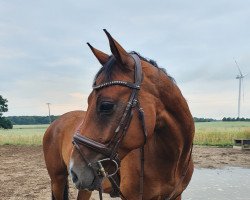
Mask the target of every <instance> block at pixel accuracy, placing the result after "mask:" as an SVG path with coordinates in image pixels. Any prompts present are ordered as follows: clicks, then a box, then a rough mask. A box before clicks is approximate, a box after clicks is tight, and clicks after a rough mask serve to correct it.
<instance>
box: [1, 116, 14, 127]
mask: <svg viewBox="0 0 250 200" xmlns="http://www.w3.org/2000/svg"><path fill="white" fill-rule="evenodd" d="M0 128H4V129H12V128H13V125H12V123H11V121H10V120H8V119H6V118H5V117H0Z"/></svg>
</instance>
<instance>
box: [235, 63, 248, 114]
mask: <svg viewBox="0 0 250 200" xmlns="http://www.w3.org/2000/svg"><path fill="white" fill-rule="evenodd" d="M235 64H236V66H237V68H238V70H239V74H238V75H237V76H236V79H239V96H238V118H240V104H241V86H242V84H243V78H244V77H245V76H246V75H247V74H245V75H243V74H242V73H241V70H240V67H239V65H238V63H237V61H236V60H235Z"/></svg>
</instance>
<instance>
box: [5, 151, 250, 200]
mask: <svg viewBox="0 0 250 200" xmlns="http://www.w3.org/2000/svg"><path fill="white" fill-rule="evenodd" d="M193 156H194V163H195V167H196V168H223V167H231V166H233V167H245V168H250V151H241V150H235V149H232V148H214V147H199V146H195V147H194V150H193ZM76 193H77V191H76V190H75V189H74V188H73V187H72V185H71V187H70V199H75V196H76ZM50 196H51V193H50V180H49V176H48V174H47V171H46V168H45V164H44V160H43V152H42V147H17V146H0V199H3V200H5V199H6V200H7V199H8V200H9V199H10V200H13V199H28V200H29V199H39V200H40V199H41V200H45V199H50ZM92 196H93V197H92V199H93V200H94V199H98V198H97V197H96V194H94V195H92ZM105 199H106V200H107V199H109V198H108V197H106V198H105Z"/></svg>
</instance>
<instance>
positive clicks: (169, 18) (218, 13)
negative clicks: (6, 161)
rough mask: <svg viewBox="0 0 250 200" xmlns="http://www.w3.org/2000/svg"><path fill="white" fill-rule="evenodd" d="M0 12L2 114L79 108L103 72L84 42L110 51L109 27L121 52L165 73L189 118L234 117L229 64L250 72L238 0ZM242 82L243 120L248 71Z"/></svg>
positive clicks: (245, 6) (63, 5)
mask: <svg viewBox="0 0 250 200" xmlns="http://www.w3.org/2000/svg"><path fill="white" fill-rule="evenodd" d="M131 2H133V5H134V6H133V7H131ZM138 7H140V11H139V12H138V9H137V8H138ZM0 11H1V12H0V27H1V28H2V29H1V30H2V31H1V33H0V35H1V37H0V42H1V47H0V70H1V73H0V83H1V84H0V94H1V95H2V96H3V98H6V99H8V101H9V102H8V108H9V111H8V112H7V113H4V116H25V115H26V116H34V115H37V116H40V115H42V116H46V115H47V113H48V107H47V104H46V103H51V115H52V114H53V115H62V114H63V113H65V112H68V111H72V110H86V109H87V97H88V95H89V93H90V92H91V90H92V89H91V84H92V81H93V78H94V75H95V74H96V72H97V71H98V70H99V68H100V64H99V63H98V61H97V60H96V59H95V57H94V56H93V55H92V53H91V51H90V49H89V48H88V46H87V45H86V42H90V44H92V45H93V46H94V47H96V48H98V49H100V50H102V51H104V52H106V53H108V54H110V50H109V45H108V40H107V38H106V36H105V34H104V32H103V31H102V29H103V28H106V29H107V30H108V31H109V32H110V33H111V35H112V36H113V37H114V38H115V39H116V40H117V41H118V42H119V43H120V44H121V45H122V46H123V47H124V48H125V49H126V50H127V51H131V50H135V51H137V52H139V53H140V54H141V55H142V56H145V57H147V58H151V59H153V60H155V61H156V62H157V63H158V65H159V66H161V67H163V68H164V69H166V71H167V72H168V74H169V75H171V76H172V77H173V78H174V79H175V80H176V82H177V85H178V87H179V88H180V90H181V91H182V94H183V96H184V97H185V99H186V100H187V102H188V105H189V107H190V110H191V113H192V115H193V116H194V117H198V118H202V117H203V116H207V117H206V118H213V119H222V118H223V117H235V118H236V117H237V113H238V92H239V91H238V87H239V82H238V80H237V79H236V76H237V75H238V74H239V71H238V68H237V66H236V64H235V60H237V63H238V64H239V66H240V68H241V71H242V73H243V74H247V73H250V38H249V35H250V27H249V26H248V24H249V19H250V4H249V3H247V2H246V1H244V0H239V1H237V2H236V1H232V0H231V1H230V0H229V1H219V2H218V1H215V0H212V1H209V2H200V1H198V0H192V1H189V2H186V1H184V0H180V1H178V2H172V1H164V2H161V1H159V0H157V1H156V2H154V7H153V9H152V5H150V3H148V4H146V3H144V1H141V0H139V1H136V2H134V1H132V0H128V1H126V2H119V3H118V2H116V1H114V0H107V2H98V1H91V2H78V1H74V0H73V1H70V2H69V1H63V2H61V1H58V0H56V1H53V2H51V1H48V0H45V1H42V2H34V1H31V0H27V1H25V2H23V1H22V3H20V0H14V1H1V2H0ZM110 11H112V12H110ZM114 16H116V17H114ZM243 82H244V88H243V87H242V89H244V93H242V102H241V116H240V118H241V117H244V118H249V117H250V92H249V91H250V75H248V76H246V77H245V78H244V81H243Z"/></svg>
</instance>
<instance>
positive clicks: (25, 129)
mask: <svg viewBox="0 0 250 200" xmlns="http://www.w3.org/2000/svg"><path fill="white" fill-rule="evenodd" d="M48 126H49V125H14V127H13V129H10V130H4V129H0V145H41V144H42V138H43V134H44V133H45V131H46V129H47V127H48Z"/></svg>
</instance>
